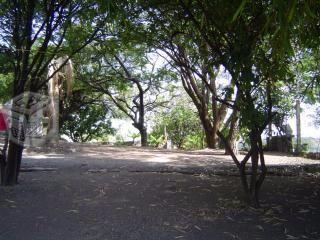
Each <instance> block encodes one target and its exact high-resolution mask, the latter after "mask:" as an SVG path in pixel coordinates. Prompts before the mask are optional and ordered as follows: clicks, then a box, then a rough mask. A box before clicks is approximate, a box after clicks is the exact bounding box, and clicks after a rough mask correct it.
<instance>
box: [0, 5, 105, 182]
mask: <svg viewBox="0 0 320 240" xmlns="http://www.w3.org/2000/svg"><path fill="white" fill-rule="evenodd" d="M0 9H1V10H0V21H1V29H0V42H1V48H2V49H3V51H4V52H6V54H7V55H8V56H9V57H10V60H11V61H10V62H11V63H12V68H13V92H12V96H11V97H12V98H14V97H17V96H20V95H21V94H24V93H25V92H26V91H30V92H38V91H39V90H40V89H41V88H42V87H43V86H44V85H45V84H46V83H47V81H48V78H47V77H46V71H47V67H48V64H49V63H50V62H51V60H52V59H53V58H54V57H55V56H57V55H59V54H61V53H62V52H63V54H66V53H67V54H68V55H69V57H72V56H73V55H74V54H75V53H77V52H79V51H81V50H82V49H83V48H84V47H85V46H86V45H87V44H89V43H90V42H91V41H92V40H93V38H94V37H95V36H96V35H97V33H98V31H99V29H100V27H101V26H102V25H103V24H105V19H106V14H107V11H106V10H107V5H106V4H105V3H102V2H101V3H100V2H91V1H86V2H81V1H69V0H66V1H58V2H57V1H49V2H48V1H20V0H18V1H2V2H1V5H0ZM74 38H76V39H77V41H76V42H74V41H73V40H72V44H70V45H67V42H68V41H67V40H70V39H74ZM67 60H68V59H66V62H67ZM62 66H63V64H62ZM58 70H59V69H57V71H58ZM49 78H50V76H49ZM29 101H30V99H27V100H26V106H28V104H29ZM27 118H28V116H26V119H27ZM17 119H19V118H17ZM13 126H18V127H17V129H15V130H17V132H18V133H19V134H18V135H19V136H22V135H23V132H24V130H23V129H22V125H21V123H19V122H14V121H13ZM23 148H24V146H23V139H21V141H20V142H19V143H17V142H14V141H12V140H10V141H9V150H8V159H7V162H6V166H5V168H6V169H5V177H4V178H3V179H4V183H3V184H5V185H14V184H16V183H17V181H18V174H19V169H20V163H21V157H22V152H23Z"/></svg>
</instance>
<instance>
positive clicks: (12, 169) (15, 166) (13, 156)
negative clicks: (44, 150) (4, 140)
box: [4, 141, 23, 186]
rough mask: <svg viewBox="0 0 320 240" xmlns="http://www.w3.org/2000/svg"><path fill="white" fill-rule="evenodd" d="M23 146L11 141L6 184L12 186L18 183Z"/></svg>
mask: <svg viewBox="0 0 320 240" xmlns="http://www.w3.org/2000/svg"><path fill="white" fill-rule="evenodd" d="M22 152H23V146H21V145H19V144H17V143H15V142H13V141H9V150H8V160H7V163H6V168H5V175H4V185H6V186H12V185H15V184H17V183H18V176H19V172H20V165H21V158H22Z"/></svg>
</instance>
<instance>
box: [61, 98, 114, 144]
mask: <svg viewBox="0 0 320 240" xmlns="http://www.w3.org/2000/svg"><path fill="white" fill-rule="evenodd" d="M61 133H62V134H66V135H67V136H69V137H70V138H71V139H72V140H73V141H74V142H88V141H91V140H93V139H97V138H102V137H104V136H106V135H108V134H113V133H114V129H112V128H111V121H110V120H109V119H106V109H105V107H104V106H103V105H98V104H89V105H84V106H80V108H79V109H78V111H77V112H74V113H70V114H68V116H66V119H65V120H64V123H63V125H62V129H61Z"/></svg>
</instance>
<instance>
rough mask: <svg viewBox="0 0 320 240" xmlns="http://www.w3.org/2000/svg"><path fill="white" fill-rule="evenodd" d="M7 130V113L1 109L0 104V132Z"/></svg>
mask: <svg viewBox="0 0 320 240" xmlns="http://www.w3.org/2000/svg"><path fill="white" fill-rule="evenodd" d="M7 130H8V125H7V115H6V113H5V112H4V111H3V110H2V108H1V105H0V132H7Z"/></svg>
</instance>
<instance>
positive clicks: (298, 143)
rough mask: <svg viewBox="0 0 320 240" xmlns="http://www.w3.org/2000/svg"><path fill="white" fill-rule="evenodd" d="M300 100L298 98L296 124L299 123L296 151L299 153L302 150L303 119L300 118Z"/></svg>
mask: <svg viewBox="0 0 320 240" xmlns="http://www.w3.org/2000/svg"><path fill="white" fill-rule="evenodd" d="M300 113H301V109H300V100H299V99H298V100H296V125H297V146H296V149H295V153H296V154H299V153H300V152H301V119H300Z"/></svg>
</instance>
